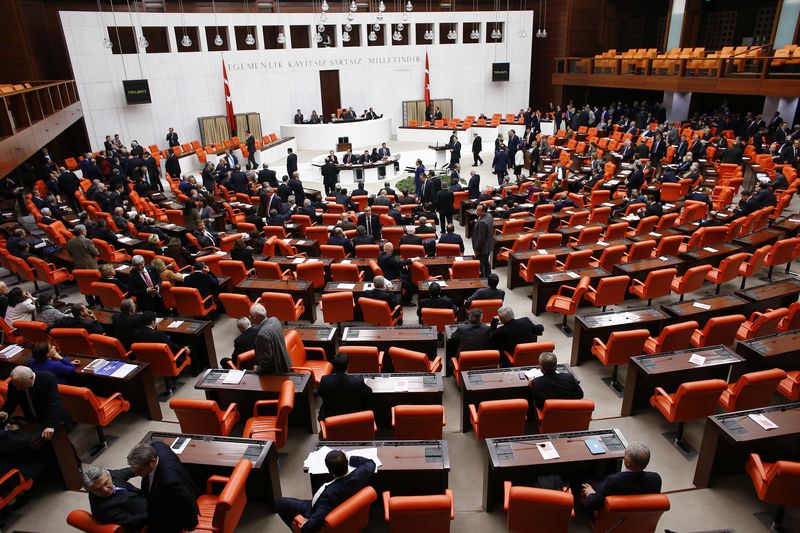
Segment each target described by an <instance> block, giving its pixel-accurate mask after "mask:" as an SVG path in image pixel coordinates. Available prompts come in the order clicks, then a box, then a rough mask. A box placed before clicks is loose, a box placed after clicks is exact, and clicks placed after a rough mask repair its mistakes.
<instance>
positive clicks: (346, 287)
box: [336, 283, 356, 291]
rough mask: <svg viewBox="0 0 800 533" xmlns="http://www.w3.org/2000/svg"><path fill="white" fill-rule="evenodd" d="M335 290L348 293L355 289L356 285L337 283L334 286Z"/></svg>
mask: <svg viewBox="0 0 800 533" xmlns="http://www.w3.org/2000/svg"><path fill="white" fill-rule="evenodd" d="M336 288H337V289H345V290H348V291H350V290H353V289H355V288H356V284H355V283H339V284H337V285H336Z"/></svg>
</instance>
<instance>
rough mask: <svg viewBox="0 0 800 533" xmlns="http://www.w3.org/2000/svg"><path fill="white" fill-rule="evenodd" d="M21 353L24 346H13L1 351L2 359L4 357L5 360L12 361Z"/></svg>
mask: <svg viewBox="0 0 800 533" xmlns="http://www.w3.org/2000/svg"><path fill="white" fill-rule="evenodd" d="M21 351H22V346H20V345H19V344H12V345H10V346H6V347H5V348H3V349H2V350H0V357H3V358H4V359H10V358H12V357H14V356H15V355H17V354H18V353H19V352H21Z"/></svg>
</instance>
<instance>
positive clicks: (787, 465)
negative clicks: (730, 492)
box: [745, 453, 800, 531]
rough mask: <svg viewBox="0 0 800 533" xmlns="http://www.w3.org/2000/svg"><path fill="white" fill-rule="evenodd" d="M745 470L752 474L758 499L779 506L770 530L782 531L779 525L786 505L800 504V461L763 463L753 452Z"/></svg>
mask: <svg viewBox="0 0 800 533" xmlns="http://www.w3.org/2000/svg"><path fill="white" fill-rule="evenodd" d="M745 470H747V473H748V474H750V479H751V480H752V481H753V487H755V489H756V494H757V495H758V499H759V500H761V501H763V502H767V503H771V504H774V505H777V506H778V508H777V509H776V510H775V514H774V515H773V517H772V524H770V531H780V530H779V529H778V527H780V524H781V522H782V521H783V514H784V511H785V507H786V506H787V505H788V506H790V507H797V506H800V491H798V490H797V487H800V463H798V462H793V461H777V462H775V463H763V462H761V457H760V456H759V455H758V454H756V453H751V454H750V457H749V458H748V459H747V465H746V466H745ZM776 526H777V527H776Z"/></svg>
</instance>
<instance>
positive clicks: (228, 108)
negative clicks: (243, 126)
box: [222, 59, 236, 137]
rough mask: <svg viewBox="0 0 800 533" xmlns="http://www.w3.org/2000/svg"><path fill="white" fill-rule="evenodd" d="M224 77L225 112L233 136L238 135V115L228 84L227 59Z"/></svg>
mask: <svg viewBox="0 0 800 533" xmlns="http://www.w3.org/2000/svg"><path fill="white" fill-rule="evenodd" d="M222 77H223V79H224V81H225V114H226V115H227V116H228V129H229V130H230V131H231V137H235V136H236V117H235V116H234V115H233V100H231V88H230V86H229V85H228V69H227V68H225V60H224V59H223V60H222Z"/></svg>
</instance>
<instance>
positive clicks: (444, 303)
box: [417, 296, 456, 324]
mask: <svg viewBox="0 0 800 533" xmlns="http://www.w3.org/2000/svg"><path fill="white" fill-rule="evenodd" d="M423 309H452V310H453V311H455V310H456V306H455V305H453V300H451V299H450V297H449V296H439V297H438V298H424V299H422V300H420V301H419V304H418V305H417V316H418V317H419V318H420V324H421V323H422V310H423Z"/></svg>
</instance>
